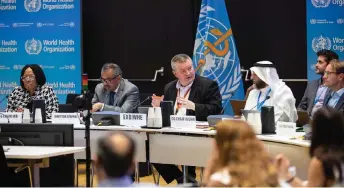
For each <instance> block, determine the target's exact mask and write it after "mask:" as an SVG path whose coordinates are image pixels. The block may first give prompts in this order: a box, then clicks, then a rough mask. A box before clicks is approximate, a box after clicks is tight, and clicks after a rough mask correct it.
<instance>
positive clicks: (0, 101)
mask: <svg viewBox="0 0 344 188" xmlns="http://www.w3.org/2000/svg"><path fill="white" fill-rule="evenodd" d="M5 99H8V95H6V96H5V97H4V98H2V99H1V100H0V104H1V103H3V102H4V101H5Z"/></svg>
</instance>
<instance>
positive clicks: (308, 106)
mask: <svg viewBox="0 0 344 188" xmlns="http://www.w3.org/2000/svg"><path fill="white" fill-rule="evenodd" d="M320 84H321V78H320V79H317V80H312V81H308V83H307V88H306V91H305V93H304V95H303V97H302V99H301V102H300V103H299V106H298V107H297V108H298V110H303V111H307V112H308V114H309V115H310V114H311V113H312V109H313V107H314V100H315V97H316V95H317V91H318V87H319V85H320Z"/></svg>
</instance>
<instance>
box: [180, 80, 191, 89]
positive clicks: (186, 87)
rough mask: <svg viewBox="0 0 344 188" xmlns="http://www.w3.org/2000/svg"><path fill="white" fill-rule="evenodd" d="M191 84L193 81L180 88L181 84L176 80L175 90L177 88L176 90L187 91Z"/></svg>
mask: <svg viewBox="0 0 344 188" xmlns="http://www.w3.org/2000/svg"><path fill="white" fill-rule="evenodd" d="M193 82H194V81H192V82H191V83H190V84H189V85H187V86H182V84H180V82H179V80H178V82H177V84H176V88H177V89H189V88H190V87H191V86H192V84H193Z"/></svg>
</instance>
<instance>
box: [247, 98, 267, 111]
mask: <svg viewBox="0 0 344 188" xmlns="http://www.w3.org/2000/svg"><path fill="white" fill-rule="evenodd" d="M268 99H270V96H266V97H265V99H264V100H263V101H262V103H264V102H265V101H266V100H268ZM257 105H258V104H256V105H255V106H254V107H253V108H255V107H257ZM253 108H251V109H250V110H249V111H251V110H253Z"/></svg>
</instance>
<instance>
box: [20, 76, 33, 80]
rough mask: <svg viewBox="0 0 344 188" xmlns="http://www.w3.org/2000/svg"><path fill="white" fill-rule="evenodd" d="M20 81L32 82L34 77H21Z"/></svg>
mask: <svg viewBox="0 0 344 188" xmlns="http://www.w3.org/2000/svg"><path fill="white" fill-rule="evenodd" d="M21 79H22V80H23V81H34V80H35V79H36V77H35V76H22V77H21Z"/></svg>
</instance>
